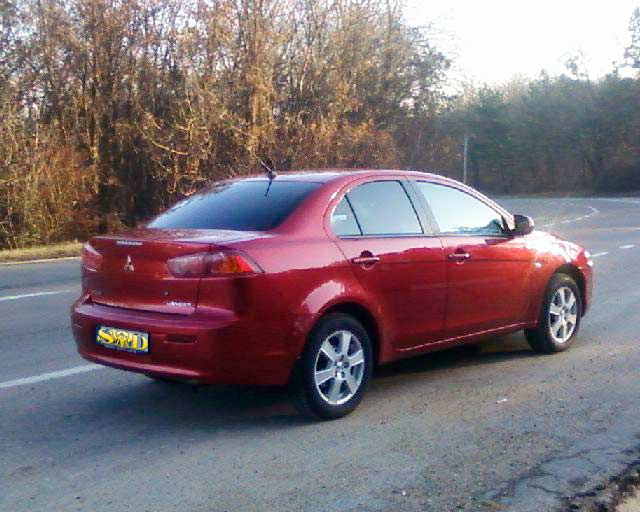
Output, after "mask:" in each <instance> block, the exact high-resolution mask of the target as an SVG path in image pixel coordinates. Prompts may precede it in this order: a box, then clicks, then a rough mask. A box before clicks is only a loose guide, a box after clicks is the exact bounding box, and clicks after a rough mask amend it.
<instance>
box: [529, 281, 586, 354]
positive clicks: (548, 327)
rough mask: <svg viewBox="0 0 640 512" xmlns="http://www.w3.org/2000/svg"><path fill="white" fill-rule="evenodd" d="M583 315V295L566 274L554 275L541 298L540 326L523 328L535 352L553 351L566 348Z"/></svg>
mask: <svg viewBox="0 0 640 512" xmlns="http://www.w3.org/2000/svg"><path fill="white" fill-rule="evenodd" d="M581 316H582V296H581V294H580V289H579V288H578V286H577V285H576V282H575V281H574V280H573V279H572V278H571V277H570V276H568V275H567V274H554V275H553V277H552V278H551V279H550V281H549V284H548V286H547V290H546V292H545V295H544V300H543V301H542V307H541V309H540V317H539V318H538V326H537V327H536V328H535V329H526V330H525V331H524V333H525V336H526V338H527V342H528V343H529V346H530V347H531V348H532V349H533V350H534V351H536V352H540V353H543V354H553V353H555V352H562V351H564V350H567V349H568V348H569V347H570V346H571V344H572V343H573V340H574V339H575V337H576V334H578V329H579V327H580V317H581Z"/></svg>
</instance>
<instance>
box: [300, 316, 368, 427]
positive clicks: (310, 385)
mask: <svg viewBox="0 0 640 512" xmlns="http://www.w3.org/2000/svg"><path fill="white" fill-rule="evenodd" d="M372 365H373V354H372V349H371V340H370V338H369V334H368V333H367V331H366V329H365V328H364V327H363V326H362V324H361V323H360V322H358V321H357V320H356V319H355V318H353V317H352V316H350V315H346V314H343V313H330V314H328V315H326V316H324V317H323V318H321V319H320V320H319V321H318V323H317V324H316V326H315V327H314V328H313V330H312V331H311V333H310V335H309V339H308V341H307V345H306V347H305V350H304V352H303V353H302V356H301V358H300V360H299V361H298V365H297V369H296V375H295V378H294V380H293V385H294V390H293V392H294V399H295V404H296V405H297V407H298V409H299V410H300V411H301V412H302V413H303V414H304V415H306V416H312V417H315V418H319V419H323V420H332V419H336V418H341V417H342V416H345V415H347V414H349V413H350V412H352V411H353V410H354V409H355V408H356V407H357V406H358V404H359V403H360V401H361V400H362V397H363V395H364V393H365V391H366V389H367V386H368V384H369V381H370V379H371V370H372Z"/></svg>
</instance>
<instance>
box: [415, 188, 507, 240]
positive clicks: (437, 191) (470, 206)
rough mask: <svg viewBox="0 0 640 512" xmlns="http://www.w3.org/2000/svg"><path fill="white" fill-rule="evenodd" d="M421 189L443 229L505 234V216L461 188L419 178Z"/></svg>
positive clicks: (453, 232) (478, 233)
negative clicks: (503, 220)
mask: <svg viewBox="0 0 640 512" xmlns="http://www.w3.org/2000/svg"><path fill="white" fill-rule="evenodd" d="M416 185H417V187H418V190H419V191H420V193H421V194H422V195H423V197H424V199H425V201H426V202H427V204H428V205H429V207H430V208H431V211H432V213H433V216H434V217H435V220H436V222H437V223H438V227H439V228H440V232H441V233H443V234H456V235H490V236H495V235H503V234H504V231H503V229H502V217H501V215H500V214H499V213H498V212H496V211H495V210H494V209H493V208H491V207H490V206H487V205H486V204H484V203H483V202H482V201H480V200H478V199H476V198H475V197H473V196H471V195H469V194H467V193H466V192H462V191H461V190H458V189H455V188H452V187H447V186H445V185H438V184H436V183H428V182H425V181H419V182H417V183H416Z"/></svg>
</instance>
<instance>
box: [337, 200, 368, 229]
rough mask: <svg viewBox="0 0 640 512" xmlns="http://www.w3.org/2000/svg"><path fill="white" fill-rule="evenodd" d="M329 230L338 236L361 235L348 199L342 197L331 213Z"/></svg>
mask: <svg viewBox="0 0 640 512" xmlns="http://www.w3.org/2000/svg"><path fill="white" fill-rule="evenodd" d="M331 231H333V232H334V233H335V234H336V235H338V236H358V235H361V234H362V232H361V231H360V227H359V226H358V222H357V221H356V217H355V215H354V214H353V210H352V209H351V206H350V205H349V200H348V199H347V198H346V197H344V198H343V199H342V201H340V203H338V206H336V209H335V210H334V212H333V215H331Z"/></svg>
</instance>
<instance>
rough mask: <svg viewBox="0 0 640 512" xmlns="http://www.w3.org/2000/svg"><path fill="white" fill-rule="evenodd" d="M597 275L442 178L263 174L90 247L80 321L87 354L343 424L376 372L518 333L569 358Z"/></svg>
mask: <svg viewBox="0 0 640 512" xmlns="http://www.w3.org/2000/svg"><path fill="white" fill-rule="evenodd" d="M592 265H593V263H592V261H591V259H590V256H589V253H588V252H586V251H585V250H584V249H583V248H582V247H580V246H578V245H576V244H574V243H571V242H567V241H564V240H560V239H558V238H557V237H555V236H553V235H550V234H548V233H544V232H540V231H534V230H533V221H531V219H529V218H528V217H525V216H522V215H512V214H510V213H509V212H507V211H505V210H504V209H503V208H501V207H500V206H499V205H497V204H496V203H494V202H493V201H491V200H490V199H488V198H487V197H485V196H483V195H482V194H480V193H478V192H477V191H475V190H473V189H471V188H469V187H467V186H465V185H462V184H461V183H458V182H456V181H453V180H450V179H446V178H443V177H440V176H437V175H433V174H425V173H419V172H405V171H354V172H308V173H297V174H293V173H292V174H286V175H281V176H278V177H276V178H274V179H269V178H266V177H265V178H262V177H252V178H245V179H238V180H230V181H225V182H220V183H215V184H213V185H211V186H209V187H208V188H205V189H204V190H202V191H201V192H199V193H198V194H195V195H193V196H191V197H189V198H188V199H186V200H184V201H182V202H180V203H178V204H176V205H175V206H173V207H172V208H170V209H168V210H167V211H165V212H164V213H162V214H161V215H159V216H158V217H157V218H155V220H153V221H152V222H151V223H149V224H148V225H147V227H146V228H144V229H137V230H133V231H129V232H125V233H120V234H116V235H109V236H96V237H94V238H92V239H91V241H90V242H89V243H87V244H86V245H85V247H84V250H83V257H82V295H81V297H80V298H79V299H78V300H77V301H76V302H75V304H74V305H73V307H72V311H71V320H72V326H73V332H74V336H75V339H76V342H77V345H78V350H79V352H80V354H81V355H82V356H83V357H84V358H86V359H88V360H90V361H94V362H96V363H100V364H104V365H108V366H113V367H116V368H121V369H124V370H131V371H134V372H140V373H144V374H147V375H148V376H151V377H154V378H158V379H177V380H187V381H198V382H204V383H226V384H264V385H284V384H288V383H290V384H294V389H295V390H296V391H295V395H296V397H297V398H298V402H299V403H300V404H302V405H303V406H304V407H305V408H306V410H307V411H309V412H311V413H313V414H315V415H316V416H319V417H321V418H336V417H339V416H343V415H345V414H347V413H349V412H350V411H352V410H353V409H354V408H355V407H356V406H357V405H358V403H359V402H360V400H361V399H362V396H363V394H364V392H365V390H366V388H367V384H368V382H369V379H370V377H371V370H372V368H373V366H375V365H378V364H382V363H387V362H389V361H393V360H396V359H400V358H404V357H409V356H412V355H414V354H422V353H425V352H429V351H433V350H440V349H443V348H447V347H451V346H455V345H459V344H462V343H469V342H474V341H477V340H479V339H481V338H484V337H487V336H496V335H500V334H505V333H509V332H512V331H517V330H521V329H524V331H525V334H526V337H527V340H528V341H529V344H530V345H531V347H532V348H533V349H534V350H536V351H538V352H558V351H561V350H565V349H566V348H568V347H569V345H570V344H571V343H572V341H573V339H574V337H575V335H576V333H577V332H578V327H579V325H580V319H581V317H582V316H583V315H584V313H585V311H586V310H587V307H588V306H589V303H590V301H591V288H592Z"/></svg>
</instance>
